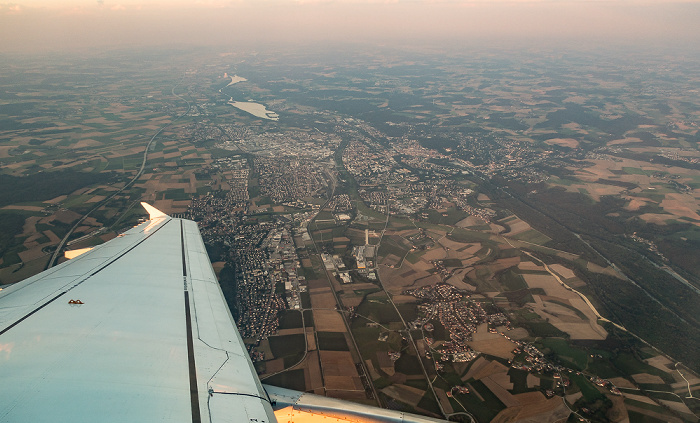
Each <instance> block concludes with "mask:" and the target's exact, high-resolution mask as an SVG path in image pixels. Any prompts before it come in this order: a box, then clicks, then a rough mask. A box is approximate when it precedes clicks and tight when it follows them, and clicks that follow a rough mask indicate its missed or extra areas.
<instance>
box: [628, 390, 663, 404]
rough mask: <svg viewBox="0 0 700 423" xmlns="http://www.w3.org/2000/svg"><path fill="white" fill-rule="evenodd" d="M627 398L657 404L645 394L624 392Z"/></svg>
mask: <svg viewBox="0 0 700 423" xmlns="http://www.w3.org/2000/svg"><path fill="white" fill-rule="evenodd" d="M622 395H623V396H624V397H625V398H629V399H631V400H634V401H639V402H642V403H645V404H652V405H655V404H656V403H655V402H654V400H653V399H651V398H649V397H646V396H644V395H635V394H628V393H627V392H625V393H623V394H622Z"/></svg>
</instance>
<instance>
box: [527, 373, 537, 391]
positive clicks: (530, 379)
mask: <svg viewBox="0 0 700 423" xmlns="http://www.w3.org/2000/svg"><path fill="white" fill-rule="evenodd" d="M537 386H540V378H538V377H537V376H535V375H533V374H532V373H528V374H527V387H528V388H535V387H537Z"/></svg>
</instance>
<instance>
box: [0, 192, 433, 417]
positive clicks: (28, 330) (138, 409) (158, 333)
mask: <svg viewBox="0 0 700 423" xmlns="http://www.w3.org/2000/svg"><path fill="white" fill-rule="evenodd" d="M145 206H147V205H145ZM145 208H146V209H147V211H148V212H149V214H150V217H151V219H150V220H149V221H147V222H144V223H142V224H141V225H139V226H137V227H135V228H133V229H131V230H129V231H127V232H126V233H124V234H123V235H122V236H119V237H117V238H115V239H113V240H111V241H109V242H107V243H105V244H102V245H99V246H97V247H95V248H93V249H92V250H90V251H87V252H85V253H83V254H81V255H79V256H76V257H75V258H74V259H72V260H69V261H67V262H64V263H62V264H60V265H59V266H56V267H54V268H52V269H49V270H47V271H45V272H42V273H40V274H38V275H36V276H34V277H31V278H29V279H26V280H24V281H22V282H19V283H16V284H14V285H11V286H9V287H6V288H5V289H3V290H0V380H2V383H0V398H2V401H0V421H17V422H25V421H34V422H41V421H52V422H61V421H66V422H68V421H70V422H75V421H90V422H112V421H132V422H140V421H141V422H153V421H168V422H202V421H204V422H220V421H233V422H250V423H252V422H256V423H272V422H276V421H278V419H279V421H285V422H287V421H289V422H293V421H306V422H312V421H318V420H317V419H316V418H320V419H323V421H326V420H325V419H327V418H332V419H333V420H332V421H353V422H360V421H363V422H428V421H436V420H434V419H429V418H422V417H420V416H412V415H410V414H405V413H400V412H395V411H389V410H382V409H377V408H374V407H366V406H361V405H358V404H354V403H349V402H346V401H340V400H335V399H330V398H325V397H319V396H315V395H311V394H305V393H302V392H296V391H290V390H285V389H281V388H274V387H267V388H268V390H269V391H270V395H271V396H268V393H267V392H266V390H265V389H264V388H263V386H262V385H261V383H260V381H259V379H258V377H257V375H256V372H255V369H254V368H253V365H252V363H251V361H250V358H249V357H248V353H247V351H246V348H245V345H244V344H243V340H242V339H241V337H240V334H239V333H238V330H237V329H236V325H235V322H234V320H233V318H232V316H231V313H230V312H229V309H228V306H227V305H226V302H225V300H224V297H223V294H222V292H221V289H220V287H219V284H218V282H217V280H216V276H215V274H214V272H213V269H212V267H211V263H210V261H209V257H208V256H207V253H206V249H205V248H204V244H203V242H202V238H201V236H200V234H199V230H198V228H197V224H196V223H195V222H192V221H189V220H184V219H174V218H171V217H169V216H167V215H165V214H163V213H162V212H160V211H159V210H157V209H155V208H153V207H151V206H148V207H145ZM271 397H272V399H271ZM273 404H274V408H275V409H276V410H277V411H273ZM275 413H276V415H277V417H275Z"/></svg>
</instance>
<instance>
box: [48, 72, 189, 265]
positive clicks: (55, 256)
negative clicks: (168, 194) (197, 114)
mask: <svg viewBox="0 0 700 423" xmlns="http://www.w3.org/2000/svg"><path fill="white" fill-rule="evenodd" d="M184 79H185V77H184V76H183V77H182V80H184ZM182 80H180V82H178V83H177V84H175V86H173V88H172V89H171V90H170V92H171V93H172V94H173V95H174V96H175V97H177V98H179V99H180V100H182V101H184V102H185V103H187V110H186V111H184V112H183V113H181V114H180V115H178V116H177V117H176V118H175V119H173V120H172V121H171V122H169V123H166V124H165V125H163V126H162V127H161V128H160V129H158V131H156V133H155V134H153V136H152V137H151V139H150V140H149V141H148V144H146V148H145V149H144V151H143V160H142V161H141V167H140V168H139V171H138V172H137V173H136V175H134V177H133V178H131V180H130V181H129V182H127V183H126V185H124V186H123V187H122V188H120V189H119V190H118V191H115V192H114V193H113V194H112V195H110V196H109V197H107V198H105V199H104V200H102V201H100V202H99V203H97V205H96V206H95V207H93V208H92V209H90V211H88V212H87V213H85V214H84V215H83V216H82V217H81V218H80V219H78V221H77V222H75V224H74V225H73V226H72V227H71V228H70V229H69V230H68V232H67V233H66V235H65V236H64V237H63V239H61V242H59V243H58V246H57V247H56V251H54V253H53V255H52V256H51V260H49V262H48V264H47V265H46V269H50V268H52V267H53V266H55V265H56V261H57V260H58V258H59V257H60V255H61V252H62V251H63V248H64V247H65V246H66V243H67V242H68V240H69V239H70V236H71V235H73V232H74V231H75V229H76V228H77V227H78V226H80V224H82V223H83V221H84V220H85V219H87V218H88V217H89V216H90V215H91V214H92V213H94V212H95V211H96V210H97V209H99V208H100V207H102V206H104V205H106V204H108V203H109V202H110V201H111V200H112V199H113V198H114V197H115V196H117V195H119V194H121V193H122V192H124V191H125V190H126V189H128V188H129V187H131V186H132V185H133V184H134V182H136V181H137V180H138V179H139V178H140V177H141V175H142V174H143V171H144V169H146V162H147V161H148V152H149V150H150V149H151V145H153V141H155V139H156V137H157V136H158V135H160V134H161V133H162V132H163V130H165V128H167V127H169V126H170V125H172V124H173V123H174V122H175V121H177V120H178V119H180V118H182V117H183V116H185V115H186V114H187V113H189V112H190V110H191V109H192V105H191V104H190V102H189V101H187V100H186V99H185V98H183V97H182V96H180V95H178V94H175V88H176V87H177V86H178V85H180V84H181V83H182Z"/></svg>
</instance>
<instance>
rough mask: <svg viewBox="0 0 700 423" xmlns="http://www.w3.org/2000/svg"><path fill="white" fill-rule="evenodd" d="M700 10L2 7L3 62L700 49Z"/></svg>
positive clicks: (611, 2) (338, 4) (459, 3)
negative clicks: (421, 50)
mask: <svg viewBox="0 0 700 423" xmlns="http://www.w3.org/2000/svg"><path fill="white" fill-rule="evenodd" d="M699 22H700V0H686V1H673V0H645V1H643V0H188V1H184V0H170V1H160V0H153V1H150V0H15V1H14V2H3V0H0V52H6V53H7V52H26V53H33V52H45V51H58V52H61V51H74V50H88V51H89V50H104V49H111V48H124V47H139V46H142V47H152V46H168V47H178V46H182V47H186V46H216V45H221V46H225V45H235V46H237V45H265V44H268V45H278V46H285V45H295V44H299V45H305V44H307V45H308V44H325V45H329V46H333V45H340V44H345V43H363V44H364V43H371V44H383V45H392V44H396V45H409V44H410V45H423V44H425V45H431V44H432V45H441V44H442V45H446V44H450V45H460V44H462V43H464V44H477V45H478V44H482V45H488V43H491V42H500V43H513V44H516V43H518V44H523V43H524V44H533V45H545V44H559V45H562V46H565V47H566V46H571V47H578V46H592V47H596V46H606V45H610V44H623V45H624V44H631V45H639V46H645V45H655V46H660V47H662V48H663V47H664V46H669V47H671V46H698V45H700V24H699Z"/></svg>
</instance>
